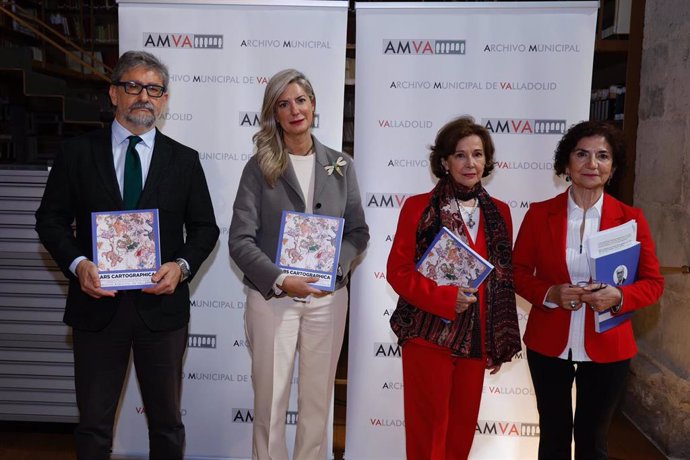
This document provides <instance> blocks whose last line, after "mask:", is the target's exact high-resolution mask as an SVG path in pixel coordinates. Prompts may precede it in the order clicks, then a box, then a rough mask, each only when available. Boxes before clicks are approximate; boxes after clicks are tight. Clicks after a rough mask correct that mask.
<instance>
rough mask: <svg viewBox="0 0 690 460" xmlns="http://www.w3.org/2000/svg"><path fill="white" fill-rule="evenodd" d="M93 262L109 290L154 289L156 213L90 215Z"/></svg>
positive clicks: (158, 263)
mask: <svg viewBox="0 0 690 460" xmlns="http://www.w3.org/2000/svg"><path fill="white" fill-rule="evenodd" d="M91 231H92V238H93V262H94V263H95V264H96V266H97V267H98V275H99V277H100V280H101V287H102V288H103V289H108V290H127V289H142V288H145V287H149V286H153V285H155V283H153V282H152V281H151V277H152V276H153V275H154V274H155V273H156V272H157V271H158V269H159V268H160V266H161V251H160V231H159V229H158V210H157V209H137V210H132V211H107V212H93V213H91Z"/></svg>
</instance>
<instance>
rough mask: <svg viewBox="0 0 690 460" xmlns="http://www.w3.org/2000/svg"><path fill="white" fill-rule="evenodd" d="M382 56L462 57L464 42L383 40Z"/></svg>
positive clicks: (423, 39) (426, 39) (424, 39)
mask: <svg viewBox="0 0 690 460" xmlns="http://www.w3.org/2000/svg"><path fill="white" fill-rule="evenodd" d="M383 54H396V55H399V54H402V55H435V54H446V55H457V56H460V55H463V54H465V40H433V39H428V38H422V39H413V40H405V39H391V38H384V39H383Z"/></svg>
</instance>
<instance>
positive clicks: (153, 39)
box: [144, 32, 223, 49]
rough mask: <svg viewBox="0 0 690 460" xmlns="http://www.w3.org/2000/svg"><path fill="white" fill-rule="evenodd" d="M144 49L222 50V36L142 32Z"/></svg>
mask: <svg viewBox="0 0 690 460" xmlns="http://www.w3.org/2000/svg"><path fill="white" fill-rule="evenodd" d="M144 48H178V49H199V48H201V49H223V36H222V35H208V34H186V33H167V34H166V33H162V34H161V33H154V32H144Z"/></svg>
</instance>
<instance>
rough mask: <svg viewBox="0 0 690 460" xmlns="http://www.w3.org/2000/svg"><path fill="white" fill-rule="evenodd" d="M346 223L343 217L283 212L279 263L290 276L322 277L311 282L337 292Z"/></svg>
mask: <svg viewBox="0 0 690 460" xmlns="http://www.w3.org/2000/svg"><path fill="white" fill-rule="evenodd" d="M344 224H345V220H344V219H343V218H342V217H332V216H322V215H317V214H305V213H301V212H295V211H283V216H282V221H281V224H280V238H279V239H278V251H277V253H276V264H277V265H278V267H280V268H281V270H283V273H287V274H288V275H295V276H314V277H316V278H319V281H317V282H316V283H312V284H311V285H312V286H314V287H315V288H317V289H321V290H324V291H333V290H334V289H335V282H336V276H337V272H338V259H339V257H340V244H341V242H342V238H343V226H344Z"/></svg>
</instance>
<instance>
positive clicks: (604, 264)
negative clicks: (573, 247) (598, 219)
mask: <svg viewBox="0 0 690 460" xmlns="http://www.w3.org/2000/svg"><path fill="white" fill-rule="evenodd" d="M636 239H637V222H635V220H630V221H628V222H626V223H624V224H622V225H619V226H617V227H613V228H610V229H606V230H603V231H600V232H597V233H595V234H594V235H592V236H591V237H590V238H589V239H588V241H587V242H586V246H587V253H588V255H589V267H590V273H591V275H592V279H593V280H596V281H599V282H602V283H606V284H608V285H611V286H626V285H628V284H631V283H633V282H634V281H635V279H637V265H638V263H639V261H640V243H639V242H638V241H636ZM632 315H633V312H626V313H618V314H614V313H613V312H612V311H611V310H606V311H603V312H597V313H595V315H594V330H595V331H596V332H599V333H601V332H606V331H608V330H610V329H612V328H614V327H616V326H618V325H619V324H622V323H623V322H625V321H627V320H629V319H630V318H631V317H632Z"/></svg>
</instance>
